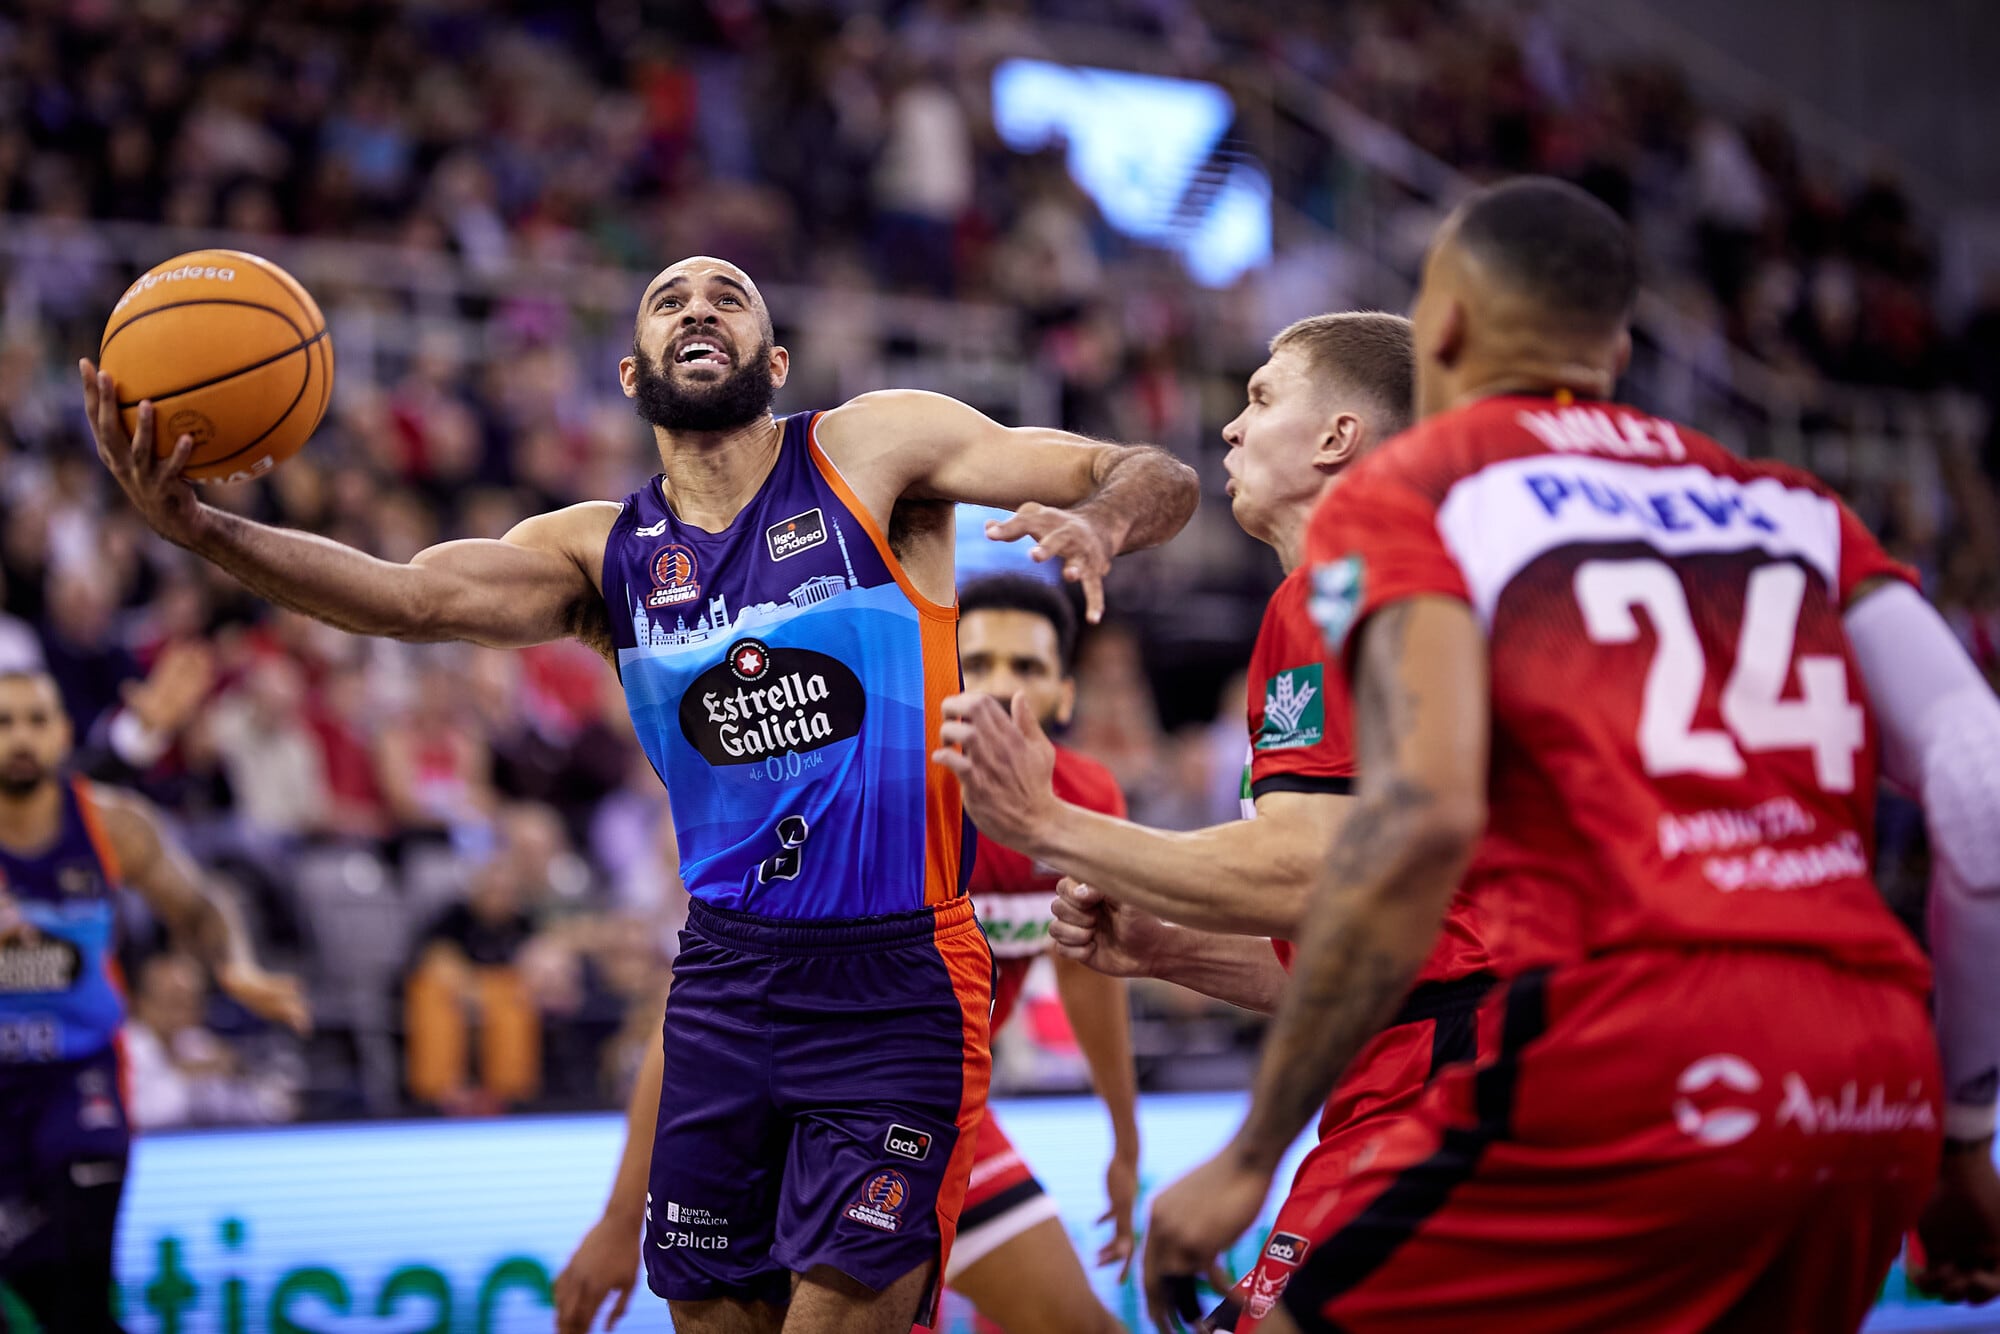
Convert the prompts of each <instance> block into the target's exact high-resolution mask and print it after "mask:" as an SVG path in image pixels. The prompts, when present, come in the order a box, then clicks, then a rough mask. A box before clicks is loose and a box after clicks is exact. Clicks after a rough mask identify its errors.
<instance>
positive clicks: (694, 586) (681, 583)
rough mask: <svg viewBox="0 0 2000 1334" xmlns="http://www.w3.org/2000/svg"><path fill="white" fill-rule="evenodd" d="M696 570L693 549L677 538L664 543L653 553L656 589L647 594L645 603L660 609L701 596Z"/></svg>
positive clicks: (654, 585)
mask: <svg viewBox="0 0 2000 1334" xmlns="http://www.w3.org/2000/svg"><path fill="white" fill-rule="evenodd" d="M696 573H697V567H696V565H695V560H694V552H692V551H690V550H689V549H688V548H686V547H684V546H682V545H681V544H680V543H678V542H675V543H673V544H671V545H669V546H664V547H661V548H660V549H659V550H658V551H655V552H654V553H653V591H652V592H650V593H648V594H647V595H646V605H647V606H648V607H651V608H653V609H654V610H655V611H657V610H659V609H660V608H661V607H673V606H678V605H679V604H680V603H683V602H692V601H694V600H695V599H696V598H698V597H700V596H701V585H700V584H699V583H698V582H696V580H695V575H696Z"/></svg>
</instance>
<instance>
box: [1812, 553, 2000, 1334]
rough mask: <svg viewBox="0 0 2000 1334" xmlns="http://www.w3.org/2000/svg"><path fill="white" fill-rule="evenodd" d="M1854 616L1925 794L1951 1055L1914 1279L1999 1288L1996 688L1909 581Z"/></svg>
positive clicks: (1874, 707) (1975, 1292) (1941, 1026)
mask: <svg viewBox="0 0 2000 1334" xmlns="http://www.w3.org/2000/svg"><path fill="white" fill-rule="evenodd" d="M1845 625H1846V628H1847V635H1848V639H1849V641H1850V642H1851V643H1852V644H1853V646H1854V654H1855V660H1856V662H1857V663H1858V664H1859V666H1860V668H1861V677H1862V682H1863V685H1864V686H1865V688H1866V691H1867V695H1868V704H1869V708H1870V710H1871V712H1873V713H1874V715H1875V717H1876V719H1877V721H1878V722H1879V724H1880V726H1881V729H1882V759H1883V769H1884V771H1885V772H1886V773H1887V775H1888V776H1889V778H1890V779H1891V780H1892V781H1894V782H1896V783H1897V784H1899V785H1901V786H1902V787H1905V788H1907V789H1908V790H1909V791H1911V792H1913V793H1914V794H1916V796H1917V797H1918V799H1919V800H1920V801H1921V802H1922V803H1923V807H1924V819H1925V823H1926V825H1927V826H1928V830H1929V834H1930V845H1931V895H1930V912H1929V916H1930V933H1929V934H1930V945H1931V955H1932V959H1933V961H1934V964H1935V968H1936V976H1937V984H1936V986H1937V990H1936V1010H1937V1028H1938V1045H1939V1048H1940V1050H1941V1054H1942V1056H1943V1059H1944V1077H1945V1100H1946V1101H1945V1126H1944V1129H1945V1135H1946V1137H1947V1144H1946V1152H1945V1156H1944V1161H1943V1165H1942V1169H1941V1172H1940V1177H1939V1184H1938V1191H1937V1194H1936V1196H1935V1198H1934V1199H1933V1200H1932V1202H1931V1206H1930V1208H1929V1209H1928V1210H1926V1212H1925V1215H1924V1219H1923V1222H1922V1224H1921V1225H1920V1226H1919V1229H1918V1230H1919V1233H1920V1235H1922V1237H1923V1239H1924V1247H1925V1260H1926V1264H1925V1266H1924V1268H1923V1270H1922V1271H1921V1272H1919V1273H1916V1274H1913V1276H1912V1277H1913V1278H1914V1279H1915V1281H1916V1282H1917V1284H1918V1286H1919V1287H1921V1288H1923V1289H1924V1290H1925V1291H1926V1292H1929V1293H1931V1294H1932V1295H1935V1296H1941V1297H1944V1298H1945V1299H1946V1300H1948V1301H1980V1302H1983V1301H1990V1300H1992V1299H1993V1298H1994V1297H1995V1296H2000V1179H1996V1174H1995V1172H1994V1165H1993V1129H1994V1099H1995V1096H1996V1094H2000V972H1997V971H1996V970H1995V969H1994V967H1993V960H1994V958H1995V957H1996V955H2000V699H1995V697H1994V694H1993V691H1992V689H1991V687H1989V686H1988V685H1987V684H1986V681H1985V679H1984V678H1983V677H1981V676H1980V674H1979V669H1978V668H1976V667H1975V666H1973V664H1972V660H1971V659H1970V658H1969V657H1967V656H1966V653H1965V650H1964V648H1963V647H1961V646H1960V644H1959V642H1958V639H1957V637H1956V636H1954V635H1953V634H1952V633H1951V628H1950V627H1949V626H1947V625H1946V624H1945V623H1944V618H1943V617H1941V616H1939V615H1938V613H1937V611H1936V609H1935V608H1933V607H1932V606H1931V605H1930V604H1929V603H1928V602H1926V601H1924V599H1923V597H1922V596H1921V595H1920V594H1919V593H1918V592H1917V591H1916V590H1915V589H1913V588H1911V587H1910V586H1909V585H1907V584H1904V583H1901V582H1900V581H1897V582H1889V583H1887V584H1884V585H1879V586H1877V587H1875V588H1870V587H1867V586H1864V587H1863V588H1862V589H1861V591H1860V593H1859V595H1858V596H1857V597H1856V599H1855V601H1854V603H1853V605H1852V606H1851V607H1850V608H1849V610H1848V612H1847V614H1846V617H1845Z"/></svg>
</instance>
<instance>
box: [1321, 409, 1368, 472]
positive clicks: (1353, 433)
mask: <svg viewBox="0 0 2000 1334" xmlns="http://www.w3.org/2000/svg"><path fill="white" fill-rule="evenodd" d="M1367 442H1368V423H1366V422H1364V421H1363V420H1361V414H1359V413H1356V412H1336V413H1334V414H1333V416H1332V417H1330V418H1329V419H1328V420H1327V423H1326V429H1325V430H1324V431H1322V432H1320V437H1319V443H1318V444H1317V445H1316V446H1315V447H1314V449H1313V467H1315V468H1317V469H1319V470H1320V471H1321V472H1337V471H1339V470H1340V469H1341V468H1344V467H1346V466H1347V465H1348V464H1350V463H1352V462H1354V460H1355V459H1356V458H1358V457H1360V455H1361V449H1362V446H1363V445H1365V444H1366V443H1367Z"/></svg>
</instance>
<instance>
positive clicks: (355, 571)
mask: <svg viewBox="0 0 2000 1334" xmlns="http://www.w3.org/2000/svg"><path fill="white" fill-rule="evenodd" d="M83 388H84V403H85V406H86V408H87V409H88V411H89V415H90V423H91V430H92V432H93V434H94V435H95V436H96V438H97V454H98V457H99V458H100V459H102V460H103V461H104V465H105V467H107V468H109V469H110V470H111V474H112V476H113V477H115V478H117V479H118V484H119V486H120V487H122V488H123V489H124V491H125V494H126V496H127V497H129V498H130V500H131V501H132V504H133V505H134V507H135V508H137V509H138V511H139V513H140V514H141V515H143V516H144V517H145V519H146V522H147V523H149V524H151V525H152V527H153V529H154V531H155V532H157V533H159V534H160V535H161V536H162V537H165V538H166V539H167V540H168V541H170V542H174V543H177V544H178V545H180V546H184V547H186V548H188V549H189V550H190V551H193V552H195V553H196V554H197V555H200V556H203V557H205V558H207V559H208V560H210V561H213V562H214V563H215V564H216V565H218V566H220V567H222V568H223V569H224V570H227V571H228V572H229V573H230V574H232V575H234V576H235V577H236V578H237V579H238V580H240V581H241V582H242V583H243V585H244V586H245V587H246V588H248V589H250V590H251V591H252V592H254V593H256V594H258V595H259V596H261V597H265V598H268V599H270V600H271V601H272V602H275V603H277V604H278V605H279V606H282V607H288V608H290V609H291V610H293V611H297V612H301V613H303V614H305V615H307V616H311V617H314V618H315V619H317V620H321V621H325V622H326V623H327V624H329V625H332V626H335V627H337V628H339V629H342V630H347V631H350V632H352V633H354V634H365V635H381V636H385V637H388V638H394V639H407V640H415V641H424V642H435V641H439V640H448V639H462V640H469V641H471V642H473V643H476V644H485V645H488V646H490V647H494V648H519V647H523V646H525V645H528V644H540V643H546V642H548V641H549V640H553V639H561V638H564V637H565V636H569V635H575V636H577V637H578V638H582V639H586V640H587V641H593V642H594V641H596V640H597V639H599V638H601V636H599V635H597V634H595V633H594V631H595V627H596V626H597V625H598V623H599V622H601V620H602V616H601V613H600V612H599V610H598V607H597V593H596V588H597V577H598V576H597V571H598V569H599V568H600V566H601V562H602V559H603V548H604V537H605V535H606V534H607V533H608V532H609V531H610V528H611V523H612V521H613V520H614V519H615V518H616V516H617V508H618V507H617V506H616V505H613V504H609V503H606V502H599V503H595V504H588V505H576V506H572V507H570V508H569V509H565V510H558V511H556V512H555V513H553V514H545V515H540V516H537V517H536V518H533V519H529V520H527V521H526V522H524V523H522V524H520V525H518V526H516V527H515V529H514V530H513V531H512V532H510V533H508V534H507V536H506V537H505V538H504V539H502V540H499V541H465V542H447V543H444V544H443V545H441V546H436V547H432V548H431V549H430V550H428V551H424V552H421V553H419V554H418V556H417V557H416V559H414V560H412V561H411V562H410V563H409V564H407V565H399V564H396V563H394V562H392V561H385V560H378V559H376V558H375V557H373V556H370V555H368V554H367V553H366V552H361V551H356V550H355V549H354V548H352V547H349V546H344V545H342V544H341V543H338V542H333V541H329V540H328V539H326V538H323V537H318V536H315V535H313V534H311V533H301V532H296V531H293V530H290V529H284V528H273V527H270V526H269V525H266V524H260V523H256V522H253V521H252V520H249V519H246V518H243V517H242V516H241V515H237V514H231V513H229V512H227V511H225V510H220V509H217V508H215V507H214V506H212V505H207V504H204V503H203V502H202V501H201V499H200V498H199V497H198V496H197V495H196V494H195V490H194V488H193V487H192V486H191V485H189V483H188V481H187V480H186V478H184V477H183V476H182V475H181V472H182V469H183V468H184V467H185V466H186V463H187V458H188V453H189V450H190V449H191V448H192V442H191V440H189V439H188V438H187V437H183V438H182V439H181V440H180V441H178V442H176V447H175V449H174V451H173V453H172V455H171V456H169V457H167V458H160V457H158V456H157V455H156V454H155V452H154V432H155V431H156V430H157V422H156V418H155V414H154V411H153V407H152V405H151V404H150V403H141V404H140V405H139V426H138V431H137V435H136V437H135V438H128V437H127V435H126V433H125V425H124V422H123V420H122V419H121V417H120V415H119V412H118V394H117V386H116V385H114V384H113V383H112V380H111V377H110V376H108V375H104V374H101V373H100V372H98V371H97V370H96V368H95V367H93V366H92V365H91V364H90V363H89V362H88V361H86V362H84V363H83ZM593 536H594V539H595V540H594V542H593V540H592V539H593Z"/></svg>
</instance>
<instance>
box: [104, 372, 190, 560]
mask: <svg viewBox="0 0 2000 1334" xmlns="http://www.w3.org/2000/svg"><path fill="white" fill-rule="evenodd" d="M77 368H78V370H79V371H80V372H81V374H82V376H83V406H84V410H85V412H86V414H87V415H88V416H89V418H90V433H91V435H92V437H93V438H95V439H96V441H97V457H98V458H100V459H102V460H104V466H105V467H106V468H108V469H110V471H111V475H112V476H113V477H115V478H117V479H118V485H119V486H120V487H121V488H123V490H124V492H125V494H126V496H127V497H128V498H129V499H130V500H131V501H132V506H133V508H135V509H137V510H138V511H139V513H140V514H141V515H142V516H143V517H144V518H145V520H146V522H147V523H149V524H151V525H152V527H153V531H155V532H157V533H158V534H159V535H160V536H161V537H164V538H166V539H167V540H168V541H169V542H176V543H179V544H180V545H182V546H186V545H188V544H189V543H190V542H192V541H193V540H194V536H195V531H196V527H197V525H198V524H199V523H200V521H201V513H202V511H203V509H204V508H205V506H203V505H202V503H201V502H200V501H199V500H197V499H196V498H195V494H194V488H193V487H192V486H190V485H189V484H188V480H187V478H186V477H184V476H183V475H182V472H183V470H184V469H185V468H186V467H187V461H188V456H189V455H190V454H192V453H193V452H194V437H193V436H191V435H183V436H182V437H181V438H180V439H179V440H177V441H175V442H174V448H173V452H172V453H171V454H169V455H168V456H167V457H165V458H162V457H160V455H159V453H158V452H157V449H156V447H155V444H154V435H155V432H156V431H157V430H158V423H157V421H156V414H155V412H154V410H153V405H152V404H151V403H150V402H145V403H141V404H140V405H139V425H138V429H137V432H136V434H134V435H131V436H127V435H126V434H125V421H124V417H123V415H122V414H121V413H120V412H119V410H118V386H117V384H116V383H114V382H113V380H112V379H111V377H110V376H109V375H107V374H105V373H104V372H103V371H100V370H98V369H97V367H95V366H93V365H91V364H90V362H89V361H87V360H86V361H83V362H80V363H78V367H77Z"/></svg>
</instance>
